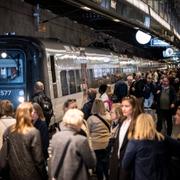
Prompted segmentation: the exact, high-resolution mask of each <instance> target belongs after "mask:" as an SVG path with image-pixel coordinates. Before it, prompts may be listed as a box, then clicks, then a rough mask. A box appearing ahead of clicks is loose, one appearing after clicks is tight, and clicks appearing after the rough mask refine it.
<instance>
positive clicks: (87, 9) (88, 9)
mask: <svg viewBox="0 0 180 180" xmlns="http://www.w3.org/2000/svg"><path fill="white" fill-rule="evenodd" d="M81 9H84V10H86V11H90V10H91V8H89V7H87V6H82V7H81Z"/></svg>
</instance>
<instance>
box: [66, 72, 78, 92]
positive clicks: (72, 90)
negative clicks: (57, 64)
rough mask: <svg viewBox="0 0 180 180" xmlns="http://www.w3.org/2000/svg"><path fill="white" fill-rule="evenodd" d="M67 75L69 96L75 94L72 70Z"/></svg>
mask: <svg viewBox="0 0 180 180" xmlns="http://www.w3.org/2000/svg"><path fill="white" fill-rule="evenodd" d="M68 73H69V90H70V94H73V93H76V82H75V76H74V70H70V71H69V72H68Z"/></svg>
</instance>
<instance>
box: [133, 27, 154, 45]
mask: <svg viewBox="0 0 180 180" xmlns="http://www.w3.org/2000/svg"><path fill="white" fill-rule="evenodd" d="M136 40H137V42H138V43H139V44H147V43H148V42H149V41H150V40H151V35H149V34H147V33H144V32H142V31H140V30H138V31H137V33H136Z"/></svg>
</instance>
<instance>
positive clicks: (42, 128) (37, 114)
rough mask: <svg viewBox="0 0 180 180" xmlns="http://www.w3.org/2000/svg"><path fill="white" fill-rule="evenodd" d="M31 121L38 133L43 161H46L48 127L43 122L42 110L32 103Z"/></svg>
mask: <svg viewBox="0 0 180 180" xmlns="http://www.w3.org/2000/svg"><path fill="white" fill-rule="evenodd" d="M32 119H33V125H34V127H35V128H37V129H38V130H39V132H40V135H41V141H42V149H43V155H44V159H45V160H46V159H47V158H48V146H49V135H48V127H47V124H46V121H45V117H44V114H43V111H42V108H41V106H40V105H39V104H38V103H33V112H32Z"/></svg>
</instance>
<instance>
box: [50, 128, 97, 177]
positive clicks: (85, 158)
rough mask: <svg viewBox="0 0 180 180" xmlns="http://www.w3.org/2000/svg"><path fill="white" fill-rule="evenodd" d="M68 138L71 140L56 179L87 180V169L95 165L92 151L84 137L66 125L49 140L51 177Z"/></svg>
mask: <svg viewBox="0 0 180 180" xmlns="http://www.w3.org/2000/svg"><path fill="white" fill-rule="evenodd" d="M70 138H71V142H70V144H69V146H68V148H67V151H66V153H65V157H64V160H63V164H62V167H61V169H60V171H59V174H58V177H57V179H58V180H87V179H88V178H89V174H88V169H92V168H95V167H96V158H95V154H94V151H93V150H91V149H90V147H89V144H88V140H87V138H86V137H84V136H82V135H79V134H76V132H75V130H73V129H71V128H67V127H64V128H63V129H62V131H60V132H58V133H56V134H55V135H54V136H53V138H52V140H51V142H50V150H51V153H50V154H51V156H52V157H51V160H50V163H49V164H50V169H51V177H54V174H55V171H56V169H57V166H58V163H59V161H60V159H61V158H62V153H63V150H64V148H65V145H66V144H67V142H68V140H69V139H70Z"/></svg>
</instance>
